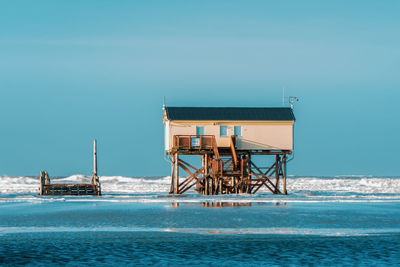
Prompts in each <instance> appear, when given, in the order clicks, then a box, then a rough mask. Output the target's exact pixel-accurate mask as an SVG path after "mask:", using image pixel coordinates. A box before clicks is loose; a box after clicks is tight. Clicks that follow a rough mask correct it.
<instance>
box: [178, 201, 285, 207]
mask: <svg viewBox="0 0 400 267" xmlns="http://www.w3.org/2000/svg"><path fill="white" fill-rule="evenodd" d="M181 204H183V205H191V204H192V205H193V203H190V204H188V203H180V202H172V203H171V206H172V207H174V208H179V207H180V205H181ZM196 204H197V203H196ZM254 204H257V205H265V204H266V203H252V202H225V201H216V202H213V201H204V202H201V205H202V206H203V207H206V208H224V207H251V206H253V205H254ZM268 205H270V204H268ZM274 206H275V207H280V206H284V207H286V202H275V204H274Z"/></svg>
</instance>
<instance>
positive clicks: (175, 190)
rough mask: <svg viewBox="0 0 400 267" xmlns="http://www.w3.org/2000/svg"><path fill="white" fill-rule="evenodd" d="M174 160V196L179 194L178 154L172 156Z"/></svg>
mask: <svg viewBox="0 0 400 267" xmlns="http://www.w3.org/2000/svg"><path fill="white" fill-rule="evenodd" d="M174 157H175V160H174V192H173V193H174V194H178V192H179V165H178V161H179V154H178V153H175V155H174Z"/></svg>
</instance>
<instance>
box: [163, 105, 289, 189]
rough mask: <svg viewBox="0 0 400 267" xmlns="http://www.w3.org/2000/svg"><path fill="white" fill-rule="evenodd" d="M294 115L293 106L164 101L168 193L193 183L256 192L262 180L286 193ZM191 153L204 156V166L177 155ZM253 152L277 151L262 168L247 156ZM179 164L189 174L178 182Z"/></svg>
mask: <svg viewBox="0 0 400 267" xmlns="http://www.w3.org/2000/svg"><path fill="white" fill-rule="evenodd" d="M294 121H295V117H294V114H293V110H292V109H291V108H239V107H229V108H228V107H165V108H164V124H165V151H166V154H167V155H170V156H171V161H172V182H171V193H175V194H180V193H183V192H185V191H187V190H188V189H189V188H191V187H192V186H194V185H196V189H197V191H199V192H203V194H218V193H220V194H224V193H244V192H247V193H255V192H256V191H257V190H258V189H259V188H260V187H261V186H263V185H265V186H266V187H267V188H268V189H269V190H270V191H272V192H273V193H286V158H287V157H286V156H287V154H291V153H292V150H293V127H294ZM193 154H195V155H201V156H202V158H203V160H202V168H200V169H197V168H195V167H193V166H191V165H190V164H188V163H187V162H185V161H183V160H180V159H179V156H178V155H193ZM252 155H275V156H276V161H275V163H274V165H273V166H271V167H270V168H266V169H267V170H268V171H263V168H259V167H257V166H255V164H254V163H253V162H252V161H251V156H252ZM179 168H181V169H183V170H185V171H186V172H187V173H188V175H189V177H188V178H187V179H185V180H184V181H183V182H182V183H180V182H179V174H178V173H179ZM272 176H273V177H274V178H275V182H272V181H271V179H272ZM281 178H282V179H283V183H284V184H283V187H284V188H283V189H282V190H280V189H279V180H280V179H281Z"/></svg>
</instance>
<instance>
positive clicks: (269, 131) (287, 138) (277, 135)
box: [165, 121, 293, 150]
mask: <svg viewBox="0 0 400 267" xmlns="http://www.w3.org/2000/svg"><path fill="white" fill-rule="evenodd" d="M221 125H222V126H228V136H227V137H220V136H219V126H221ZM196 126H204V134H205V135H214V136H215V138H216V140H217V144H218V146H220V147H229V142H230V140H229V137H230V136H231V135H233V134H234V126H242V136H241V137H237V141H236V147H237V149H254V150H292V149H293V122H292V121H288V122H287V121H264V122H240V123H239V122H200V121H198V122H175V121H170V122H169V123H166V124H165V137H166V139H168V135H169V144H168V142H167V140H166V142H165V145H166V147H165V149H166V150H169V149H171V148H172V145H173V140H172V139H173V136H174V135H195V134H196Z"/></svg>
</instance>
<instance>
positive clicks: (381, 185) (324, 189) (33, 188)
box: [0, 174, 400, 195]
mask: <svg viewBox="0 0 400 267" xmlns="http://www.w3.org/2000/svg"><path fill="white" fill-rule="evenodd" d="M170 181H171V178H170V176H166V177H124V176H101V177H100V182H101V187H102V193H103V194H141V193H143V194H147V193H168V192H169V189H170ZM51 182H52V183H58V184H64V183H90V182H91V177H89V176H85V175H82V174H76V175H72V176H69V177H60V178H52V179H51ZM287 190H288V192H289V193H290V194H305V195H307V194H308V195H313V194H314V195H319V194H321V193H322V194H326V193H328V194H333V195H335V194H378V195H379V194H396V195H398V194H400V179H399V178H392V177H365V176H362V177H358V178H355V177H353V176H352V177H348V178H345V177H340V178H338V177H321V178H319V177H289V178H288V179H287ZM38 191H39V177H29V176H15V177H11V176H0V194H19V193H32V194H36V193H38ZM259 192H260V193H263V192H268V190H267V189H266V188H262V189H261V190H260V191H259Z"/></svg>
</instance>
